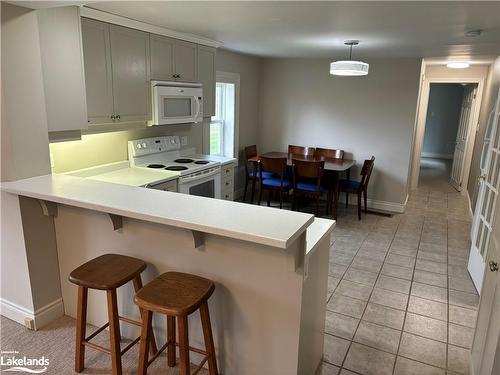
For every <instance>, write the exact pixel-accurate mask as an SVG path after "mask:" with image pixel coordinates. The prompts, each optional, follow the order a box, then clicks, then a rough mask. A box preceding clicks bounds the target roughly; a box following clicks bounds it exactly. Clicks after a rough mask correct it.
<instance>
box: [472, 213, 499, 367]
mask: <svg viewBox="0 0 500 375" xmlns="http://www.w3.org/2000/svg"><path fill="white" fill-rule="evenodd" d="M498 220H499V218H497V221H498ZM496 226H497V228H496V231H497V232H500V223H497V224H496ZM499 241H500V234H498V233H497V235H496V236H493V237H492V241H491V243H490V246H489V249H488V256H487V260H488V265H487V269H486V275H485V276H484V286H483V293H482V294H481V301H480V303H479V310H478V313H477V324H476V331H475V334H474V342H473V343H472V350H471V359H472V360H471V365H472V368H473V370H474V371H473V372H472V373H473V374H476V375H492V374H500V356H499V355H498V353H500V341H499V337H500V313H499V311H500V272H499V271H498V267H499V265H500V243H499Z"/></svg>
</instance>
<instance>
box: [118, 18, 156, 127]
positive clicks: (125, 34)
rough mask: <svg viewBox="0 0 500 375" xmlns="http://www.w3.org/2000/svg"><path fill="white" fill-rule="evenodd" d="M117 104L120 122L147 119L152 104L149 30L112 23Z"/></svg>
mask: <svg viewBox="0 0 500 375" xmlns="http://www.w3.org/2000/svg"><path fill="white" fill-rule="evenodd" d="M109 30H110V32H109V34H110V41H111V61H112V64H111V67H112V73H113V107H114V115H115V116H116V120H118V121H120V122H126V121H127V122H130V121H146V120H148V119H149V118H150V117H151V116H150V113H151V109H150V105H149V95H148V94H149V34H148V33H145V32H142V31H137V30H133V29H129V28H126V27H122V26H116V25H110V29H109Z"/></svg>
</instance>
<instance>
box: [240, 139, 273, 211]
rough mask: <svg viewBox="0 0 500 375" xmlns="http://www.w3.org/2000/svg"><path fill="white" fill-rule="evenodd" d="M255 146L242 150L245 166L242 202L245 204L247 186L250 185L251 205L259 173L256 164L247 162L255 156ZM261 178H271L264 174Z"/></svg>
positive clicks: (269, 175)
mask: <svg viewBox="0 0 500 375" xmlns="http://www.w3.org/2000/svg"><path fill="white" fill-rule="evenodd" d="M257 155H258V154H257V145H251V146H247V147H245V150H244V164H245V189H244V191H243V202H245V199H246V196H247V190H248V184H249V183H252V194H251V196H250V203H253V197H254V194H255V185H256V183H255V182H256V181H258V180H259V171H258V170H257V169H258V168H257V162H253V161H252V162H249V161H248V160H249V159H251V158H253V157H254V156H257ZM263 176H265V177H272V173H268V172H264V174H263Z"/></svg>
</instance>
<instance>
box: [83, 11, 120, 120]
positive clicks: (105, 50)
mask: <svg viewBox="0 0 500 375" xmlns="http://www.w3.org/2000/svg"><path fill="white" fill-rule="evenodd" d="M82 44H83V60H84V70H85V91H86V94H87V116H88V122H89V123H90V124H105V123H110V122H112V120H111V116H112V115H113V83H112V77H111V49H110V45H109V25H108V24H107V23H104V22H99V21H94V20H91V19H88V18H82Z"/></svg>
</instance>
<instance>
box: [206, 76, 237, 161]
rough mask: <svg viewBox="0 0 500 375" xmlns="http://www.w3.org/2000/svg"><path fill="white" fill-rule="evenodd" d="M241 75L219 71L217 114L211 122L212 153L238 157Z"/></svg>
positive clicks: (216, 92) (210, 139)
mask: <svg viewBox="0 0 500 375" xmlns="http://www.w3.org/2000/svg"><path fill="white" fill-rule="evenodd" d="M238 88H239V75H238V74H234V73H222V72H217V83H216V86H215V116H213V117H212V119H211V122H210V135H209V141H210V143H209V150H210V155H216V156H227V157H236V155H237V143H235V138H236V134H237V130H236V129H237V108H236V107H237V96H238Z"/></svg>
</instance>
